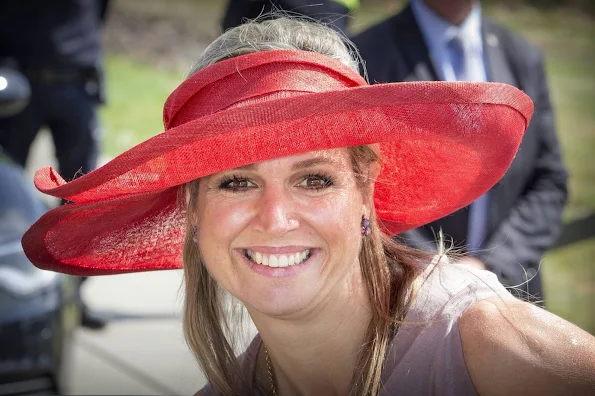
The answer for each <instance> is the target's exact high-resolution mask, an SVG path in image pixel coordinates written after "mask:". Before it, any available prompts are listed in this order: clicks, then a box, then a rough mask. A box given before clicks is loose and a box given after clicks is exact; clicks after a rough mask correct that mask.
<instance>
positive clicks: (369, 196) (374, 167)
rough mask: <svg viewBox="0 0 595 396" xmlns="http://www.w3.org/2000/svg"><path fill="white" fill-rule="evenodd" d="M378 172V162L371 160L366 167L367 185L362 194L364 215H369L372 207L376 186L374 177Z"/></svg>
mask: <svg viewBox="0 0 595 396" xmlns="http://www.w3.org/2000/svg"><path fill="white" fill-rule="evenodd" d="M379 173H380V164H379V163H378V162H372V163H371V164H370V167H369V168H368V187H367V188H366V192H365V194H364V212H363V213H364V214H365V215H366V217H370V213H372V208H373V207H374V187H375V186H376V178H378V174H379Z"/></svg>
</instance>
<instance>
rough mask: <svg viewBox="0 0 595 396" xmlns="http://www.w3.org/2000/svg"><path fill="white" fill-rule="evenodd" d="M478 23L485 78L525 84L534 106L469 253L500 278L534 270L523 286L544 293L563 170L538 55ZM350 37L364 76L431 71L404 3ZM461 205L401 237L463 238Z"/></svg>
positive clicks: (517, 278)
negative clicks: (478, 243)
mask: <svg viewBox="0 0 595 396" xmlns="http://www.w3.org/2000/svg"><path fill="white" fill-rule="evenodd" d="M482 29H483V41H484V51H485V53H486V58H487V63H488V76H489V78H490V80H491V81H495V82H504V83H508V84H510V85H514V86H516V87H518V88H520V89H522V90H523V91H525V92H526V93H527V94H528V95H529V96H530V97H531V99H532V100H533V102H534V104H535V113H534V115H533V118H532V120H531V123H530V125H529V128H528V130H527V132H526V134H525V136H524V138H523V141H522V143H521V147H520V150H519V152H518V154H517V156H516V158H515V160H514V162H513V163H512V165H511V167H510V169H509V170H508V172H507V173H506V175H505V176H504V177H503V178H502V180H501V181H500V182H499V183H498V184H497V185H496V186H494V187H493V188H492V190H491V192H490V196H489V199H490V206H489V214H488V221H487V226H486V228H487V229H486V240H485V242H484V246H483V250H482V251H481V252H478V253H477V254H476V255H477V256H478V258H480V259H481V260H482V261H483V262H484V263H485V264H486V266H487V267H488V268H489V269H490V270H491V271H493V272H495V273H496V274H497V275H498V277H499V278H500V280H501V282H503V283H504V284H506V285H520V284H523V283H526V280H527V276H526V274H527V275H528V278H531V277H534V278H533V280H531V281H530V282H529V284H528V286H527V285H524V286H523V287H522V289H523V290H525V291H527V290H528V291H529V292H530V293H531V294H533V295H537V297H538V298H543V294H542V288H541V281H540V279H539V275H537V276H535V274H536V270H537V269H539V265H540V260H541V257H542V255H543V254H544V252H545V250H546V249H547V248H548V247H549V246H551V245H552V244H553V243H554V242H555V240H556V238H557V236H558V234H559V232H560V229H561V215H562V210H563V207H564V204H565V202H566V197H567V189H566V181H567V173H566V171H565V169H564V166H563V164H562V161H561V155H560V147H559V145H558V140H557V137H556V132H555V123H554V117H553V112H552V107H551V104H550V99H549V94H548V86H547V82H546V77H545V71H544V67H543V59H542V56H541V54H540V53H539V51H538V50H537V48H535V47H534V46H532V45H531V44H529V43H528V42H526V41H525V40H523V39H522V38H521V37H519V36H517V35H515V34H513V33H511V32H510V31H508V30H506V29H504V28H503V27H501V26H499V25H497V24H496V23H494V22H493V21H491V20H489V19H487V18H484V19H483V20H482ZM353 40H354V42H355V44H356V45H357V47H358V48H359V50H360V52H361V55H362V58H363V59H364V61H365V65H366V68H367V72H368V78H369V81H370V83H375V82H398V81H412V80H437V79H438V77H437V74H436V71H435V69H434V67H433V66H432V63H431V61H430V56H429V54H428V48H427V46H426V44H425V42H424V39H423V36H422V33H421V31H420V29H419V27H418V25H417V22H416V20H415V17H414V15H413V12H412V11H411V8H410V7H406V8H405V9H404V10H403V11H402V12H401V13H400V14H398V15H395V16H393V17H391V18H389V19H388V20H386V21H384V22H381V23H380V24H378V25H376V26H373V27H372V28H370V29H368V30H367V31H365V32H363V33H361V34H359V35H358V36H356V37H355V38H354V39H353ZM453 160H454V158H453ZM444 182H445V183H449V182H450V181H449V180H448V179H445V180H444ZM468 212H469V210H468V207H467V208H464V209H461V210H459V211H457V212H455V213H454V214H452V215H449V216H447V217H445V218H442V219H440V220H437V221H434V222H433V223H431V224H428V225H426V226H424V227H422V228H419V229H416V230H413V231H410V232H408V233H405V234H403V235H402V237H403V239H405V241H406V242H408V243H409V244H411V245H414V246H418V247H423V248H428V247H430V246H432V245H434V244H433V243H432V241H433V240H434V234H433V231H434V232H437V231H438V230H439V229H440V228H442V230H443V231H444V234H445V235H448V236H450V237H452V238H453V240H454V241H455V243H456V244H457V245H459V246H464V242H465V238H466V235H467V226H468Z"/></svg>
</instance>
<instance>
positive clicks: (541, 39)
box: [102, 0, 595, 334]
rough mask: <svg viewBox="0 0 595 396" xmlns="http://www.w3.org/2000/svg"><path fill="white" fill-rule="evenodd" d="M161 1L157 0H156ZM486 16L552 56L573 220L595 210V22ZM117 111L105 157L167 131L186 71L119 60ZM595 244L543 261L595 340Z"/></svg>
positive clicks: (112, 65) (561, 301) (498, 11)
mask: <svg viewBox="0 0 595 396" xmlns="http://www.w3.org/2000/svg"><path fill="white" fill-rule="evenodd" d="M153 2H154V3H156V2H155V0H153ZM371 4H373V3H371ZM398 9H399V3H398V2H392V3H391V5H390V6H388V8H387V7H384V8H380V7H379V6H378V7H376V8H374V7H367V8H362V9H360V10H358V11H356V12H355V13H354V19H353V21H352V23H351V25H352V27H353V28H354V30H356V31H357V30H362V29H364V28H365V27H366V26H369V25H370V24H371V23H374V22H376V21H378V20H379V19H381V18H384V17H385V16H386V15H390V13H391V12H394V11H396V10H398ZM486 13H487V14H489V15H490V16H492V17H493V18H494V19H496V20H498V21H500V22H501V23H503V24H504V25H507V26H509V27H511V28H513V29H514V30H516V31H517V32H519V33H521V34H523V35H524V36H525V37H526V38H528V39H529V40H530V41H531V42H533V43H535V44H536V45H538V46H539V47H540V48H541V49H542V51H543V52H544V54H545V58H546V65H547V69H548V71H549V80H550V85H551V87H550V88H551V97H552V102H553V105H554V107H555V109H556V114H557V124H558V131H559V137H560V143H561V146H562V150H563V154H564V161H565V163H566V165H567V167H568V170H569V173H570V181H569V186H570V193H571V194H570V200H569V203H568V206H567V208H566V210H565V213H564V218H565V220H566V221H570V220H572V219H575V218H580V217H583V216H586V215H588V214H590V213H593V212H595V183H594V181H595V155H594V153H595V111H594V110H595V79H594V78H593V77H594V70H595V68H594V66H595V51H594V49H595V47H594V45H595V44H593V43H595V33H594V29H593V21H592V20H591V19H588V18H587V17H584V16H582V15H581V14H579V13H576V12H573V11H570V10H558V11H555V12H554V11H538V10H536V9H532V8H528V7H516V8H514V9H510V8H503V7H499V6H488V7H486ZM107 75H108V94H109V106H107V107H106V108H105V109H103V110H102V117H103V121H104V125H105V128H106V136H105V151H106V153H107V154H108V155H110V156H114V155H117V154H119V153H121V152H123V151H124V150H126V149H128V148H130V147H131V146H133V145H134V144H136V143H138V142H140V141H142V140H144V139H146V138H148V137H150V136H153V135H155V134H156V133H159V132H161V131H162V130H163V126H162V121H161V120H162V118H161V117H162V108H163V102H164V101H165V99H166V97H167V95H168V94H169V93H170V92H171V91H172V90H173V89H174V88H175V87H176V86H177V84H178V83H179V82H180V81H181V80H182V79H183V75H182V74H181V73H177V72H172V71H168V70H165V69H158V68H156V67H154V66H150V65H148V64H146V63H139V62H135V61H132V60H130V58H129V57H127V56H125V55H119V56H111V57H109V58H108V63H107ZM594 257H595V239H593V238H591V239H588V240H585V241H582V242H580V243H575V244H573V245H570V246H567V247H565V248H559V249H556V250H553V251H551V252H549V253H548V254H547V255H546V257H545V258H544V261H543V265H542V268H543V276H544V281H545V293H546V299H547V303H548V308H549V309H550V310H551V311H552V312H554V313H556V314H558V315H560V316H562V317H564V318H566V319H568V320H570V321H571V322H573V323H575V324H577V325H578V326H580V327H582V328H583V329H585V330H587V331H589V332H590V333H592V334H595V315H594V313H593V309H592V308H591V307H590V303H591V301H593V300H594V299H595V263H594Z"/></svg>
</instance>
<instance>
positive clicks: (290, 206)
mask: <svg viewBox="0 0 595 396" xmlns="http://www.w3.org/2000/svg"><path fill="white" fill-rule="evenodd" d="M257 205H258V207H257V215H256V217H255V219H254V222H255V227H256V229H257V230H258V231H260V232H263V233H265V234H268V235H270V236H281V235H284V234H285V233H287V232H289V231H292V230H295V229H297V228H298V227H299V226H300V223H299V221H298V220H297V218H296V214H295V203H294V202H293V200H292V199H291V196H290V194H289V193H288V192H287V191H285V190H284V189H282V188H273V187H271V188H267V189H265V191H264V193H263V194H262V196H261V198H260V199H259V200H258V202H257Z"/></svg>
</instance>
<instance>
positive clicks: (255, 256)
mask: <svg viewBox="0 0 595 396" xmlns="http://www.w3.org/2000/svg"><path fill="white" fill-rule="evenodd" d="M244 255H245V256H246V258H247V259H248V260H250V261H252V262H253V263H256V264H260V265H264V266H267V267H291V266H294V265H298V264H302V263H304V262H305V261H307V260H308V259H309V258H310V256H311V255H312V254H311V250H310V249H306V250H303V251H301V252H297V253H293V254H264V253H260V252H253V251H252V250H244Z"/></svg>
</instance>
